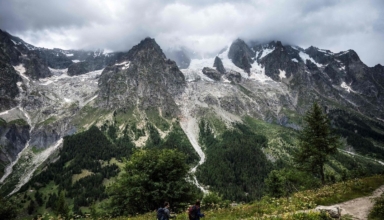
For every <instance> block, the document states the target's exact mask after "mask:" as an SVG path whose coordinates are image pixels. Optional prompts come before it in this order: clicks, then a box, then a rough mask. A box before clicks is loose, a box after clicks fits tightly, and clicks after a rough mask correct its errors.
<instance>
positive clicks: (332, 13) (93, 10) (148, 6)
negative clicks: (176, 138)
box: [0, 0, 384, 66]
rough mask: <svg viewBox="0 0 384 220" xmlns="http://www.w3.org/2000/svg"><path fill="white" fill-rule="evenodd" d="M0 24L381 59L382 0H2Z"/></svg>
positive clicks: (165, 44)
mask: <svg viewBox="0 0 384 220" xmlns="http://www.w3.org/2000/svg"><path fill="white" fill-rule="evenodd" d="M0 28H1V29H4V30H6V31H9V32H10V33H12V34H14V35H17V36H20V37H21V38H23V39H24V40H25V41H27V42H29V43H31V44H34V45H37V46H42V47H49V48H52V47H61V48H64V49H96V48H104V49H108V50H113V51H126V50H129V49H130V48H131V47H132V46H133V45H135V44H137V43H138V42H139V41H140V40H141V39H143V38H145V37H147V36H150V37H153V38H155V39H156V41H157V42H158V43H159V44H160V45H161V46H162V48H163V49H167V48H169V47H180V46H185V47H188V48H190V49H192V50H195V51H196V52H199V53H211V52H213V51H219V50H220V49H222V48H223V47H225V46H226V45H227V44H228V43H230V42H231V41H232V40H234V39H236V38H238V37H240V38H242V39H244V40H247V41H260V42H263V41H270V40H281V41H282V42H284V43H288V44H294V45H298V46H302V47H308V46H310V45H314V46H317V47H319V48H324V49H330V50H332V51H335V52H337V51H341V50H347V49H354V50H355V51H357V53H358V54H359V56H360V57H361V59H362V60H363V61H364V62H365V63H366V64H368V65H369V66H373V65H375V64H377V63H381V64H384V58H383V57H384V50H383V49H382V48H384V42H383V39H384V3H383V1H381V0H366V1H365V0H340V1H333V0H325V1H305V0H292V1H284V0H276V1H269V0H254V1H245V0H243V1H234V0H231V1H222V0H208V1H202V0H198V1H188V0H181V1H168V0H163V1H149V0H142V1H132V0H116V1H102V0H100V1H95V0H84V1H76V0H67V1H59V0H51V1H44V0H36V1H33V2H31V1H28V0H19V1H1V2H0Z"/></svg>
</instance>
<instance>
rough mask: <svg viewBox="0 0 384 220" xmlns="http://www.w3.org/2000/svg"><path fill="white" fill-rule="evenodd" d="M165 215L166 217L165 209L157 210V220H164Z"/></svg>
mask: <svg viewBox="0 0 384 220" xmlns="http://www.w3.org/2000/svg"><path fill="white" fill-rule="evenodd" d="M164 215H165V212H164V208H159V209H158V210H157V220H163V219H164Z"/></svg>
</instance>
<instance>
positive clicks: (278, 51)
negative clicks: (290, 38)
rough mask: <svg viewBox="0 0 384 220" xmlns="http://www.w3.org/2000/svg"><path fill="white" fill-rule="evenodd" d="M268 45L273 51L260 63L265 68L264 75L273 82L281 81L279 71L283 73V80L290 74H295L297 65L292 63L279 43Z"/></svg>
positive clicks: (297, 68)
mask: <svg viewBox="0 0 384 220" xmlns="http://www.w3.org/2000/svg"><path fill="white" fill-rule="evenodd" d="M270 44H273V46H274V48H275V49H274V50H273V51H272V52H271V53H270V54H268V56H266V57H264V58H263V59H261V61H260V63H261V64H262V65H263V66H264V67H265V75H267V76H269V77H271V78H272V79H273V80H275V81H281V76H280V73H281V71H285V78H289V77H290V76H291V75H292V74H295V73H297V72H298V70H299V64H298V63H296V62H293V61H292V58H291V57H290V56H289V54H288V51H287V50H286V49H285V47H284V46H283V45H282V44H281V42H280V41H277V42H271V43H270Z"/></svg>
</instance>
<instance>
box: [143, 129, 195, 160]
mask: <svg viewBox="0 0 384 220" xmlns="http://www.w3.org/2000/svg"><path fill="white" fill-rule="evenodd" d="M147 128H148V130H149V139H148V141H147V144H146V147H147V148H149V149H152V148H156V149H174V150H178V151H180V152H181V153H183V154H184V155H185V156H186V162H187V164H196V163H197V161H198V160H199V155H198V154H197V153H196V151H195V150H194V149H193V146H192V145H191V143H190V142H189V140H188V137H187V136H186V135H185V133H184V131H183V130H182V129H181V127H180V125H179V124H178V123H173V125H172V128H173V129H172V131H171V132H169V133H168V135H167V136H166V137H165V138H164V140H161V137H160V134H159V132H158V131H157V130H156V128H155V127H153V126H152V125H151V124H148V125H147Z"/></svg>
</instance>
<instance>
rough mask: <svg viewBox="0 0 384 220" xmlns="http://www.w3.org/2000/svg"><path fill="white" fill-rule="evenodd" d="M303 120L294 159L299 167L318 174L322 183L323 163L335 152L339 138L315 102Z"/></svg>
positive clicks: (323, 178)
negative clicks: (333, 132)
mask: <svg viewBox="0 0 384 220" xmlns="http://www.w3.org/2000/svg"><path fill="white" fill-rule="evenodd" d="M304 121H305V125H304V128H303V129H302V130H301V132H300V134H299V150H298V152H296V154H295V155H294V160H295V162H296V163H297V164H298V165H299V166H298V168H299V169H301V170H305V171H309V172H311V173H313V174H314V175H315V176H320V179H321V182H322V184H324V183H325V175H324V164H325V163H326V162H327V160H328V156H329V155H330V154H336V153H337V147H338V145H339V139H338V137H337V136H336V135H333V134H332V132H331V128H330V123H329V120H328V117H327V116H326V115H325V114H324V113H323V111H322V110H321V107H320V106H319V105H318V104H317V103H316V102H315V103H314V104H313V106H312V108H311V109H310V110H309V111H308V112H307V113H306V115H305V117H304Z"/></svg>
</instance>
